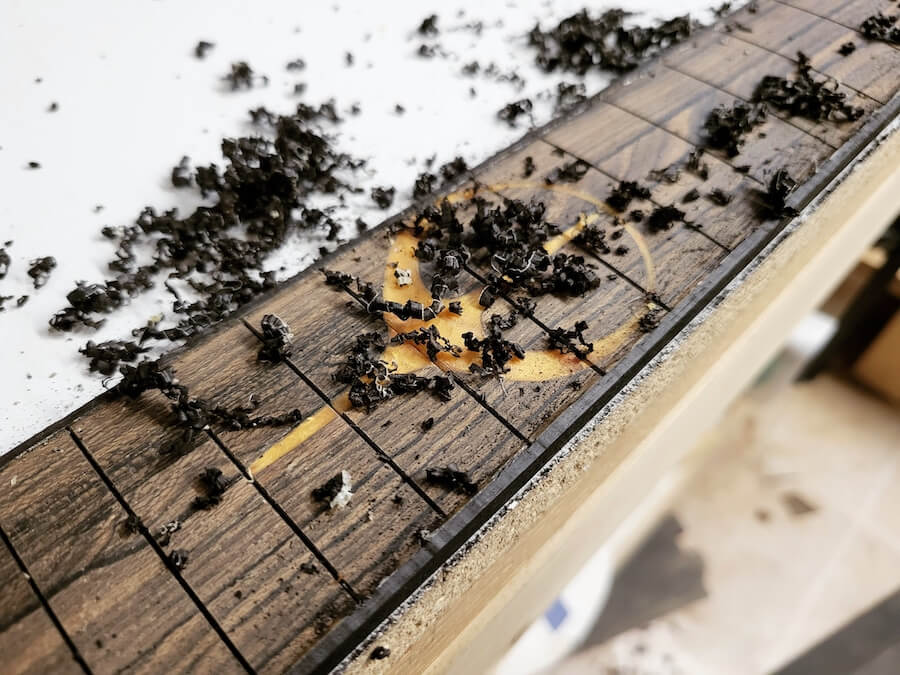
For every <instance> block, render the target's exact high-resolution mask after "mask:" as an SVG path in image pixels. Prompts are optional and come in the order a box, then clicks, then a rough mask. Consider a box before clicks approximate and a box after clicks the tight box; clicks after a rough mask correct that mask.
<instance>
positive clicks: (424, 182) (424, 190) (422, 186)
mask: <svg viewBox="0 0 900 675" xmlns="http://www.w3.org/2000/svg"><path fill="white" fill-rule="evenodd" d="M437 184H438V177H437V176H435V175H434V174H433V173H430V172H429V171H423V172H422V173H420V174H419V175H418V176H417V177H416V182H415V183H414V184H413V198H414V199H420V198H422V197H427V196H428V195H430V194H431V193H432V192H434V190H435V188H437Z"/></svg>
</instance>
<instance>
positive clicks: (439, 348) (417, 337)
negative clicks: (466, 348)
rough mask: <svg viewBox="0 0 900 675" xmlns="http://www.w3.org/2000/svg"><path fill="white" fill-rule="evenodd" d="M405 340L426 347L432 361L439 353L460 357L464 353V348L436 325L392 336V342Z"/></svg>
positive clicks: (399, 342)
mask: <svg viewBox="0 0 900 675" xmlns="http://www.w3.org/2000/svg"><path fill="white" fill-rule="evenodd" d="M404 342H412V343H413V344H417V345H420V346H423V347H425V353H426V354H427V355H428V358H429V360H431V361H432V362H434V361H435V359H437V356H438V354H441V353H444V354H449V355H450V356H453V357H458V356H459V355H460V354H461V353H462V348H460V347H457V346H456V345H454V344H451V342H450V341H449V340H448V339H447V338H445V337H444V336H443V335H441V333H440V331H439V330H438V327H437V326H435V325H431V326H428V327H427V328H425V327H421V328H417V329H416V330H412V331H409V332H406V333H399V334H398V335H395V336H394V337H392V338H391V343H392V344H403V343H404Z"/></svg>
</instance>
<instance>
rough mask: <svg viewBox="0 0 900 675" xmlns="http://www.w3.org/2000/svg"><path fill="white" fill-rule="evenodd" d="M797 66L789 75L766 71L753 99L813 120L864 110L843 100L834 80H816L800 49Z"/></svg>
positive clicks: (849, 115) (839, 117)
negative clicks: (778, 74)
mask: <svg viewBox="0 0 900 675" xmlns="http://www.w3.org/2000/svg"><path fill="white" fill-rule="evenodd" d="M797 61H798V63H797V70H796V72H795V74H794V77H793V78H792V79H787V78H785V77H779V76H777V75H766V76H765V77H764V78H763V79H762V80H761V81H760V83H759V84H758V85H757V86H756V90H755V91H754V93H753V100H754V101H756V102H759V103H765V104H766V105H767V106H770V107H772V108H776V109H778V110H783V111H785V112H787V113H790V114H791V115H797V116H799V117H806V118H807V119H811V120H814V121H817V122H818V121H821V120H832V121H836V122H843V121H848V120H856V119H859V118H860V117H862V115H863V112H864V110H863V109H862V108H859V107H856V106H852V105H850V104H849V103H847V95H846V94H845V93H844V92H842V91H838V84H837V82H836V81H835V80H828V79H822V80H817V79H815V78H814V77H813V74H812V66H811V65H810V62H809V57H807V56H806V55H805V54H804V53H803V52H797Z"/></svg>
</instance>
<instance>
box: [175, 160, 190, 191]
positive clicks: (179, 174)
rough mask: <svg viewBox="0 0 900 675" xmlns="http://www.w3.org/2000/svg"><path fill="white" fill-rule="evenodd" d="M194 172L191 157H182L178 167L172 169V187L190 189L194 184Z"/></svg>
mask: <svg viewBox="0 0 900 675" xmlns="http://www.w3.org/2000/svg"><path fill="white" fill-rule="evenodd" d="M192 175H193V171H192V170H191V160H190V158H189V157H182V158H181V161H180V162H178V164H177V165H175V166H174V167H172V185H173V186H174V187H189V186H190V185H191V182H192Z"/></svg>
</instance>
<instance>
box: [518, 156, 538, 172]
mask: <svg viewBox="0 0 900 675" xmlns="http://www.w3.org/2000/svg"><path fill="white" fill-rule="evenodd" d="M536 169H537V167H536V166H535V164H534V158H532V156H531V155H528V157H526V158H525V160H524V161H523V162H522V178H531V174H533V173H534V172H535V170H536Z"/></svg>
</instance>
